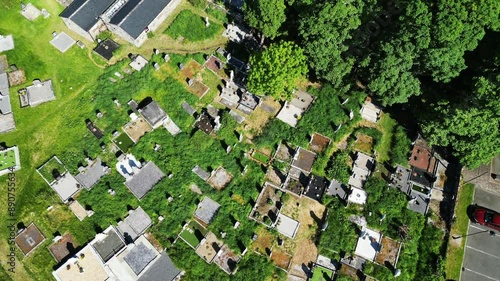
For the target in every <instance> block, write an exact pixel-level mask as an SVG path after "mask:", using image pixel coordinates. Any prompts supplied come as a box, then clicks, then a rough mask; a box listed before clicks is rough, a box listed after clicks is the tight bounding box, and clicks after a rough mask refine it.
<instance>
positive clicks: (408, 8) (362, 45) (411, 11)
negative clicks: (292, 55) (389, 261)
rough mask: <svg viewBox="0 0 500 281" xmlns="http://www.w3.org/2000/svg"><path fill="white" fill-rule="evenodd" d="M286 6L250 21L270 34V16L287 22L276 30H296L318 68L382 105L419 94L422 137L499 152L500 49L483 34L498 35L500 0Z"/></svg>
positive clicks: (322, 75)
mask: <svg viewBox="0 0 500 281" xmlns="http://www.w3.org/2000/svg"><path fill="white" fill-rule="evenodd" d="M267 2H268V1H264V0H253V1H251V3H252V5H251V6H252V7H259V6H260V5H262V7H265V5H266V3H267ZM249 6H250V5H249ZM285 6H286V20H285V21H284V23H282V22H283V20H282V16H281V11H282V10H283V5H282V4H281V2H280V4H279V5H278V8H275V9H274V11H270V12H269V13H272V14H276V15H277V14H279V15H280V16H276V15H274V16H263V17H262V19H259V18H258V17H253V18H252V20H250V19H249V22H251V25H252V26H253V27H255V28H257V29H259V30H261V31H263V32H264V34H266V33H268V34H269V31H266V29H265V28H269V27H270V26H272V27H273V30H279V31H280V32H273V33H272V35H273V36H278V37H277V38H275V40H282V39H283V38H286V40H290V39H293V40H295V42H296V43H297V44H298V45H299V46H300V47H302V48H303V49H304V54H305V55H306V56H307V63H308V65H309V67H310V74H313V75H311V76H310V77H311V78H316V79H317V80H319V81H320V82H323V83H324V82H326V83H331V84H332V86H333V89H334V90H335V91H337V92H341V93H346V91H349V89H351V91H352V89H356V88H357V89H360V90H362V91H366V92H367V93H368V94H370V95H373V96H374V97H376V98H377V100H378V101H379V102H381V103H382V104H383V105H388V106H391V105H395V104H402V103H408V102H411V103H412V105H414V106H413V110H412V112H413V111H414V112H413V114H415V120H414V121H416V123H418V129H419V130H420V131H421V132H423V133H424V137H425V138H427V139H429V140H430V141H431V143H432V144H434V145H439V146H443V147H447V148H451V149H452V151H453V153H454V155H455V156H457V157H458V158H459V159H460V160H461V161H462V163H463V164H465V165H467V166H469V167H476V166H478V165H479V164H480V163H485V162H488V160H489V159H491V158H492V156H493V155H495V154H498V153H500V149H499V147H500V146H499V145H498V142H499V139H500V138H499V135H498V122H497V120H499V118H498V112H499V110H498V108H497V107H495V106H492V105H491V103H490V102H489V101H497V100H498V95H495V93H498V78H497V77H496V76H495V75H498V74H499V72H498V62H499V59H498V58H499V55H498V52H496V53H495V52H494V51H491V50H496V49H497V48H496V47H495V45H494V44H490V45H487V44H488V43H487V42H486V40H485V35H486V36H490V37H492V38H493V39H492V40H490V41H491V42H498V40H499V39H500V19H499V17H498V14H500V2H499V1H496V0H485V1H480V2H477V1H473V0H464V1H456V0H439V1H430V0H417V1H414V0H400V1H378V0H370V1H359V0H354V1H348V2H346V1H326V0H320V1H309V0H289V1H285ZM253 14H255V13H253ZM268 18H272V19H273V20H274V21H273V22H274V23H273V24H270V23H269V22H270V21H269V20H268ZM278 19H279V20H278ZM264 26H265V28H264ZM280 34H281V35H280ZM267 36H269V35H267ZM280 36H281V37H280ZM471 53H472V54H473V55H469V54H471ZM494 62H496V65H495V63H494ZM473 77H475V78H474V79H472V78H473ZM347 93H349V92H347ZM488 93H489V94H488ZM417 96H418V98H413V97H417ZM395 118H396V119H398V117H397V116H395ZM488 132H490V133H488ZM396 133H397V134H398V135H400V136H402V135H403V131H401V130H400V131H398V132H396ZM395 140H397V139H395ZM406 143H407V142H406V140H404V139H403V141H400V142H396V143H395V144H394V145H395V146H396V148H398V149H399V148H401V150H397V151H395V152H394V153H393V156H395V159H394V160H393V161H392V162H393V163H401V162H402V161H401V160H402V159H403V157H402V156H403V153H402V148H403V147H404V146H405V145H406ZM487 144H490V145H487Z"/></svg>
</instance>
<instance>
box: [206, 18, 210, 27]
mask: <svg viewBox="0 0 500 281" xmlns="http://www.w3.org/2000/svg"><path fill="white" fill-rule="evenodd" d="M209 26H210V21H208V17H205V27H206V28H208V27H209Z"/></svg>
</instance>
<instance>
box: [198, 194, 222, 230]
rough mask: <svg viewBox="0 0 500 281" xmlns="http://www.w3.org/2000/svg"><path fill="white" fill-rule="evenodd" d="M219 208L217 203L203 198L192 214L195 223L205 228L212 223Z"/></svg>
mask: <svg viewBox="0 0 500 281" xmlns="http://www.w3.org/2000/svg"><path fill="white" fill-rule="evenodd" d="M219 208H220V204H219V203H217V202H215V201H214V200H212V199H210V198H208V197H205V198H203V200H202V201H201V202H200V204H198V207H197V208H196V211H195V212H194V218H195V219H196V221H198V222H199V223H201V224H202V225H203V226H205V227H206V226H208V225H209V224H210V222H212V220H213V218H214V217H215V215H216V214H217V212H218V211H219Z"/></svg>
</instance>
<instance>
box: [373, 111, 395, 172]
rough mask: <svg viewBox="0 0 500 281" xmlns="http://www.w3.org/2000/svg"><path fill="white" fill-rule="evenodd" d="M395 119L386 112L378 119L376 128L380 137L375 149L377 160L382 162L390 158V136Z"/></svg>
mask: <svg viewBox="0 0 500 281" xmlns="http://www.w3.org/2000/svg"><path fill="white" fill-rule="evenodd" d="M395 126H396V121H395V120H394V119H392V118H391V116H390V115H389V114H387V113H384V114H382V117H381V118H380V120H379V121H378V126H377V127H378V129H379V130H380V131H381V132H382V137H381V138H380V140H379V141H378V143H377V145H376V147H375V149H376V151H377V161H378V162H380V163H383V162H385V161H389V160H390V152H391V145H392V136H393V131H394V127H395Z"/></svg>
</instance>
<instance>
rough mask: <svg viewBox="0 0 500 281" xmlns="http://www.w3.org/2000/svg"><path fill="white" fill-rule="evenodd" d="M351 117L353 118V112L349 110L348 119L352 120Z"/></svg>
mask: <svg viewBox="0 0 500 281" xmlns="http://www.w3.org/2000/svg"><path fill="white" fill-rule="evenodd" d="M352 118H354V112H353V111H352V110H351V112H349V120H352Z"/></svg>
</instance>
